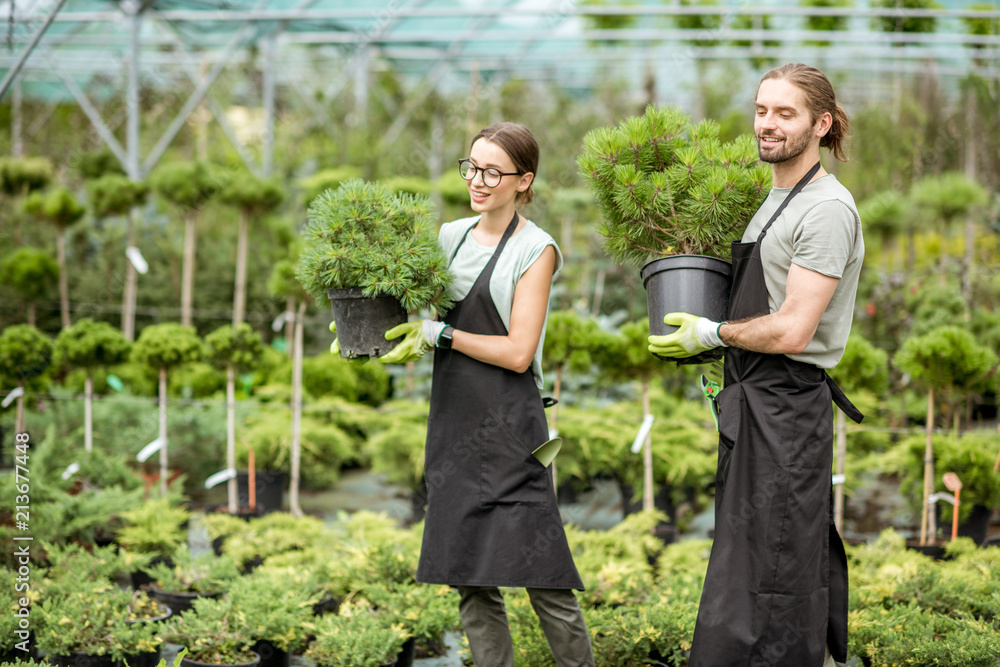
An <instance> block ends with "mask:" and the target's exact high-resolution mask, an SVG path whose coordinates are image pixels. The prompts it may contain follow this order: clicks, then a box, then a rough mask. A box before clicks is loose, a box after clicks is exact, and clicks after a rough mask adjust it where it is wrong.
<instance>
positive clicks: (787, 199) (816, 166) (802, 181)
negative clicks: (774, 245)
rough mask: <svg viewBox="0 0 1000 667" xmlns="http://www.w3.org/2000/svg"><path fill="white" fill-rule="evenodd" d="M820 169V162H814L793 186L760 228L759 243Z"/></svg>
mask: <svg viewBox="0 0 1000 667" xmlns="http://www.w3.org/2000/svg"><path fill="white" fill-rule="evenodd" d="M818 171H819V162H817V163H816V164H814V165H813V166H812V169H810V170H809V171H807V172H806V175H805V176H803V177H802V178H800V179H799V182H798V183H796V184H795V187H793V188H792V191H791V192H789V193H788V196H787V197H785V201H783V202H781V205H780V206H778V210H777V211H775V212H774V215H772V216H771V219H770V220H768V221H767V224H766V225H764V229H762V230H760V236H758V237H757V243H760V242H761V241H763V240H764V235H765V234H767V230H768V229H770V228H771V225H772V224H773V223H774V221H775V220H777V219H778V216H779V215H781V212H782V211H784V210H785V207H786V206H788V202H790V201H792V197H794V196H795V195H797V194H799V192H801V190H802V188H804V187H805V186H806V185H807V184H808V183H809V181H811V180H812V177H813V176H815V175H816V172H818Z"/></svg>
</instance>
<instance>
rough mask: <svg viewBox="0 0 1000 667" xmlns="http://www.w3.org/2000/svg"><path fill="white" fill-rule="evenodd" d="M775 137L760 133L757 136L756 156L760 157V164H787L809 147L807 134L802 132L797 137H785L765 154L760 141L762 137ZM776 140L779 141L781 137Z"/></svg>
mask: <svg viewBox="0 0 1000 667" xmlns="http://www.w3.org/2000/svg"><path fill="white" fill-rule="evenodd" d="M775 136H776V135H774V134H770V133H768V134H763V133H761V134H759V135H757V155H758V156H759V157H760V161H761V162H769V163H771V164H779V163H781V162H788V161H790V160H794V159H795V158H797V157H798V156H800V155H802V153H804V152H805V150H806V149H807V148H808V147H809V134H808V133H807V132H803V133H802V134H799V135H793V136H785V139H784V141H783V142H781V143H779V144H775V145H774V146H773V147H772V148H770V149H769V150H768V151H767V152H766V153H765V151H764V144H763V142H762V139H763V138H764V137H775ZM777 138H779V139H780V138H781V137H777Z"/></svg>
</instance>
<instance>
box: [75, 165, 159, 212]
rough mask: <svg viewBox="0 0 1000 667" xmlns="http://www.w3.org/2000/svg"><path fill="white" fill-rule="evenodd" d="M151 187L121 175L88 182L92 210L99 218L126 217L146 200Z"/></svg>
mask: <svg viewBox="0 0 1000 667" xmlns="http://www.w3.org/2000/svg"><path fill="white" fill-rule="evenodd" d="M148 193H149V186H148V185H146V184H145V183H137V182H136V181H133V180H132V179H130V178H128V177H127V176H124V175H121V174H106V175H104V176H101V177H100V178H98V179H95V180H92V181H88V182H87V196H88V198H89V200H90V210H91V211H93V213H94V215H95V216H96V217H98V218H104V217H107V216H112V215H125V214H126V213H128V212H129V211H130V210H132V208H133V207H135V206H139V205H140V204H142V202H143V201H145V199H146V195H147V194H148Z"/></svg>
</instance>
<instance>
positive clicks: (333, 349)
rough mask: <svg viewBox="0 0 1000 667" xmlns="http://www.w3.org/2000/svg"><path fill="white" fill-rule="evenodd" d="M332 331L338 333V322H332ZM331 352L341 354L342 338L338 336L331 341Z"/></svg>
mask: <svg viewBox="0 0 1000 667" xmlns="http://www.w3.org/2000/svg"><path fill="white" fill-rule="evenodd" d="M330 333H332V334H335V333H337V323H336V322H330ZM330 354H340V339H338V338H337V337H336V336H334V338H333V342H332V343H330Z"/></svg>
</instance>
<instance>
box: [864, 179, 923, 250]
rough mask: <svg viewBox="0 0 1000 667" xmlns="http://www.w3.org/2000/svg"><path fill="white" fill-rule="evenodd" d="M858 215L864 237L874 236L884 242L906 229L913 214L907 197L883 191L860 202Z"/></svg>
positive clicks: (890, 191) (894, 192)
mask: <svg viewBox="0 0 1000 667" xmlns="http://www.w3.org/2000/svg"><path fill="white" fill-rule="evenodd" d="M858 214H859V215H860V216H861V220H862V223H863V224H864V233H865V236H869V235H875V236H878V237H880V238H881V239H882V240H883V241H885V240H888V239H891V238H893V237H894V236H896V235H897V234H899V233H901V232H902V231H904V230H905V229H906V227H907V225H908V224H910V222H911V220H910V216H912V215H913V212H912V205H911V202H910V200H909V199H908V198H907V197H904V196H903V195H901V194H900V193H899V192H898V191H896V190H883V191H882V192H876V193H875V194H874V195H872V196H871V197H868V198H867V199H865V200H864V201H862V202H860V203H859V204H858Z"/></svg>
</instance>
